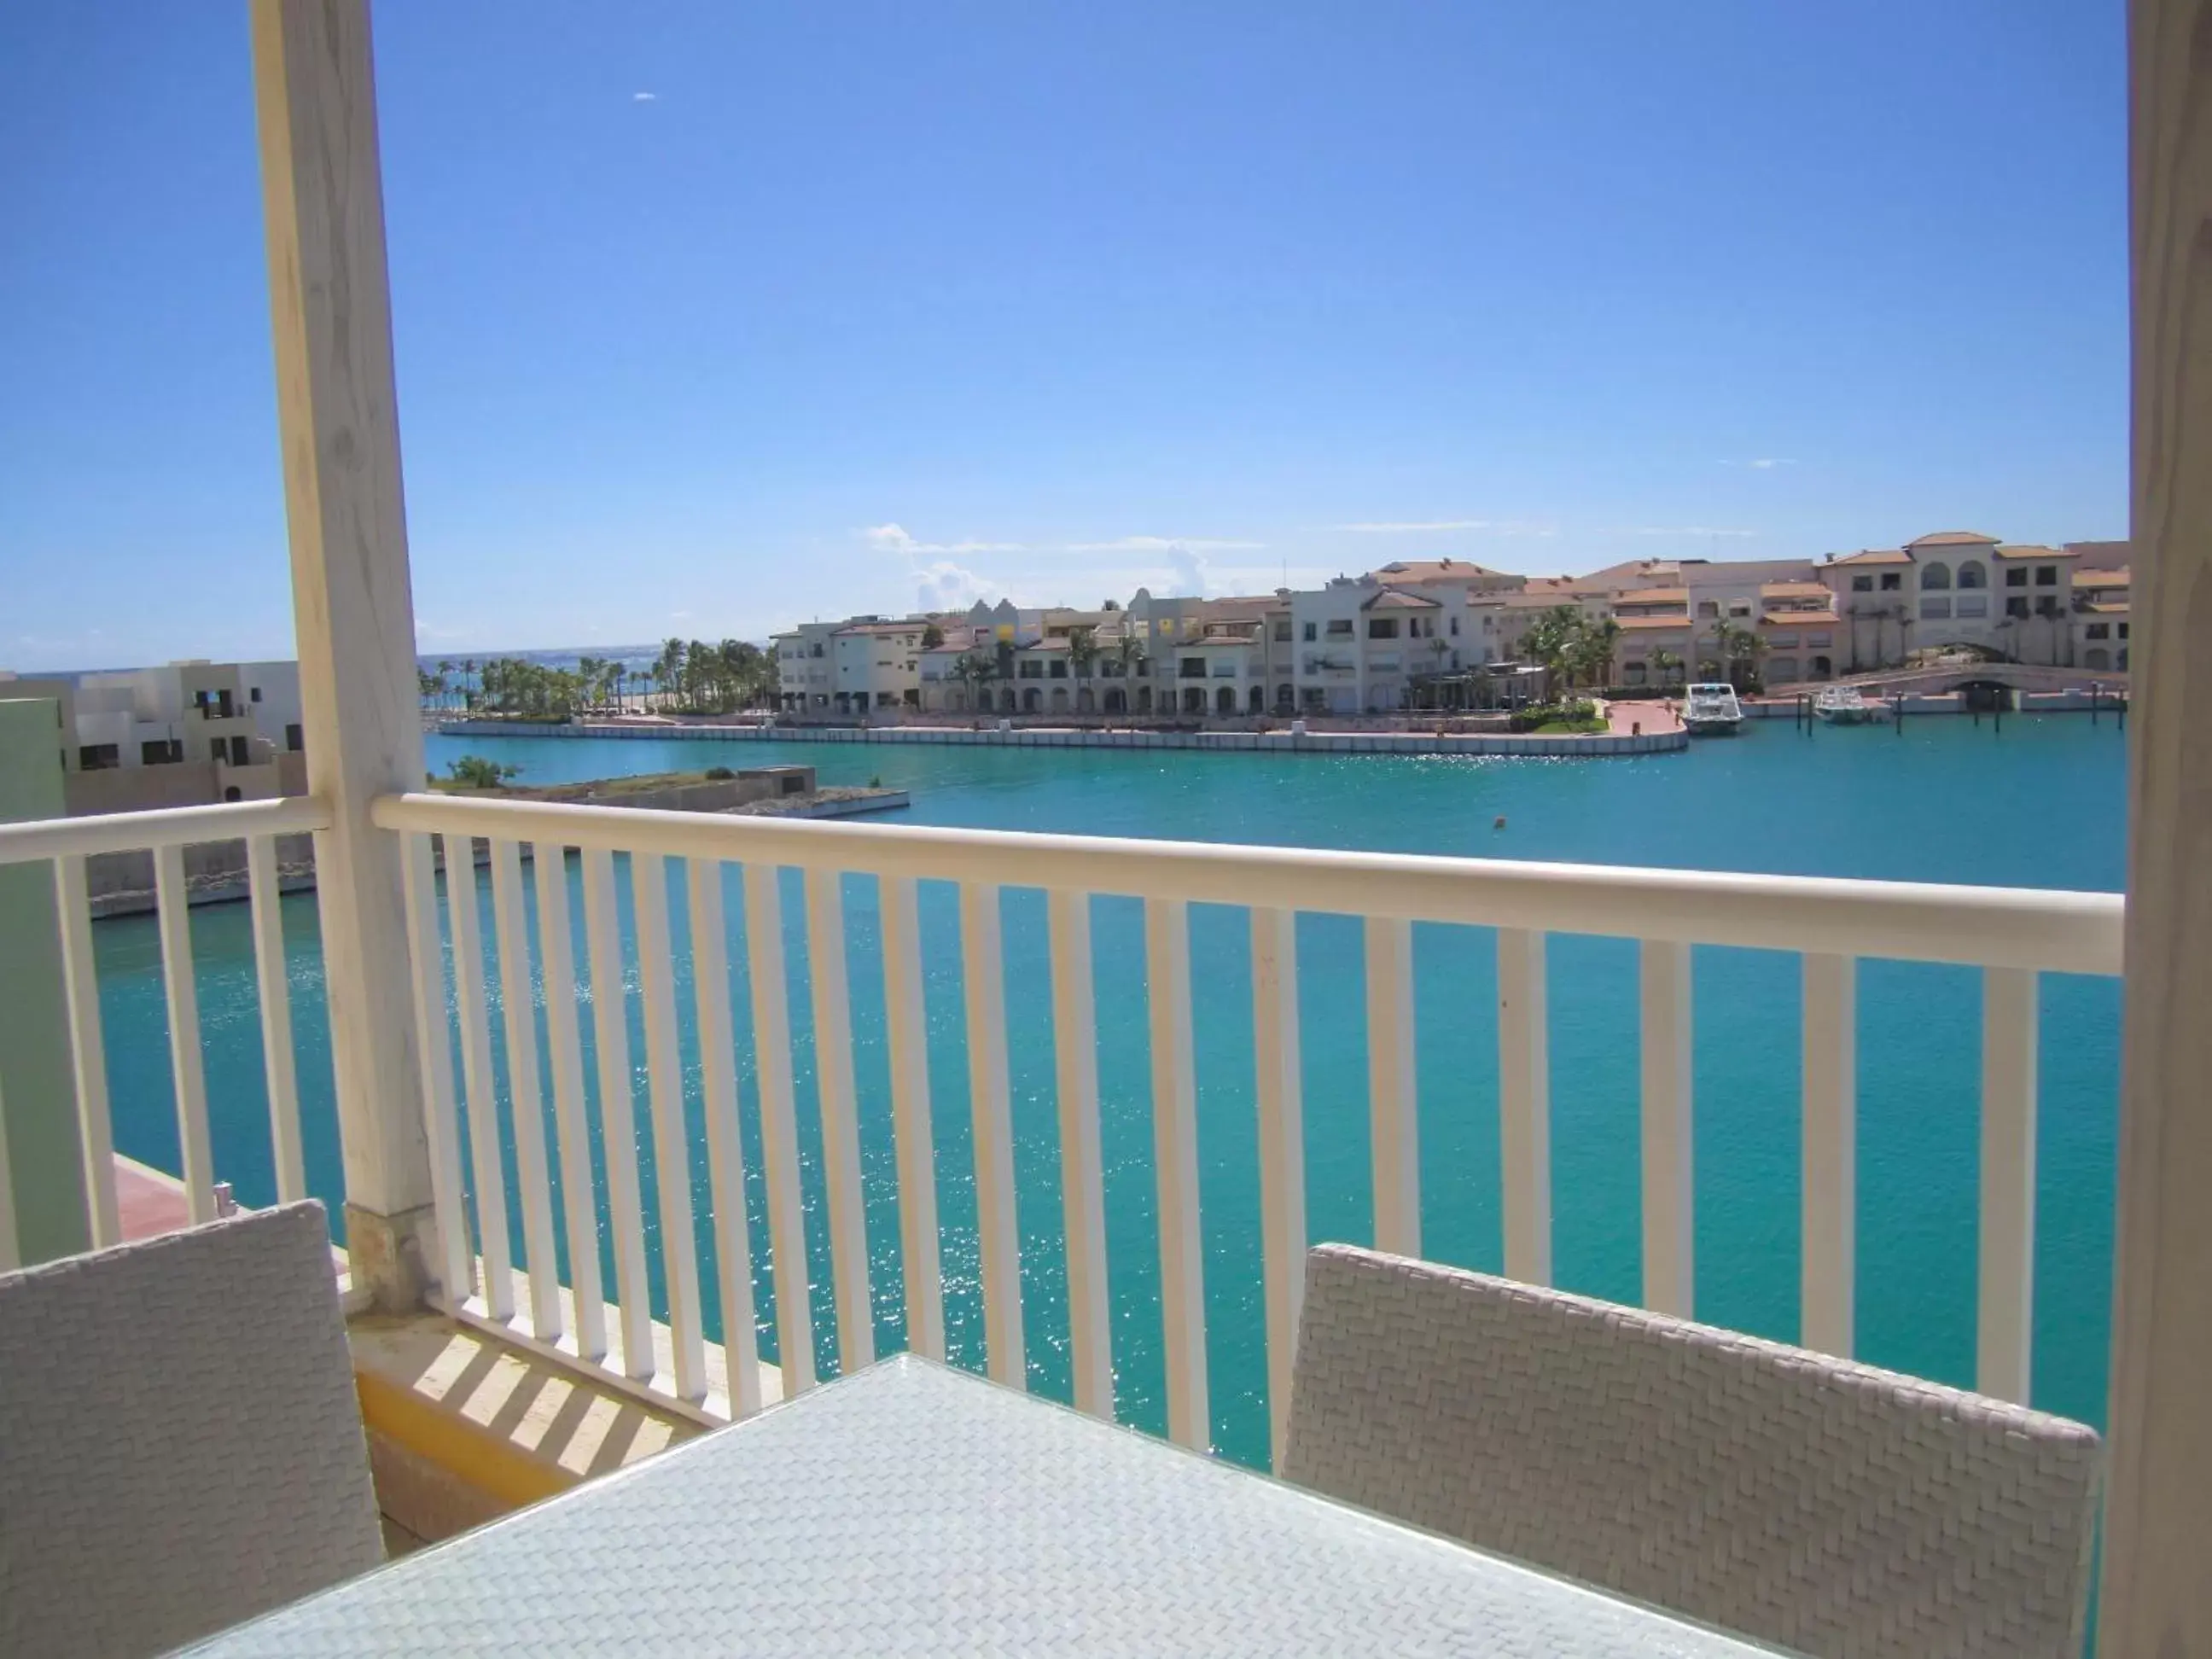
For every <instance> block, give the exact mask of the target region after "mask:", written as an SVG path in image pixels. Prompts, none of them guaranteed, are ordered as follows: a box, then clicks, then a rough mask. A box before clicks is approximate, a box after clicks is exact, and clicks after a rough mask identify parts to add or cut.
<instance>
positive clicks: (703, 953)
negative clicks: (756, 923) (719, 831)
mask: <svg viewBox="0 0 2212 1659" xmlns="http://www.w3.org/2000/svg"><path fill="white" fill-rule="evenodd" d="M684 884H685V886H686V887H687V888H688V889H689V890H690V903H691V989H692V993H693V995H694V996H695V998H696V1000H697V1003H698V1012H699V1092H700V1096H701V1100H700V1107H701V1110H702V1115H704V1117H705V1119H706V1126H707V1179H708V1184H709V1189H710V1191H711V1192H712V1194H713V1195H714V1267H715V1276H716V1277H717V1278H718V1279H720V1283H721V1292H722V1294H721V1304H722V1352H723V1355H724V1358H725V1360H726V1364H727V1365H728V1368H729V1378H730V1413H731V1415H732V1416H733V1417H750V1416H751V1415H752V1414H753V1413H755V1412H757V1411H758V1410H759V1409H760V1408H761V1403H762V1402H761V1374H760V1333H759V1331H758V1330H757V1328H755V1315H754V1311H753V1243H752V1233H751V1230H750V1227H749V1226H748V1225H747V1224H746V1220H745V1154H744V1142H743V1140H742V1139H740V1138H739V1136H738V1059H737V1054H738V1049H737V1037H736V1034H735V1031H734V1030H733V1029H732V1021H731V1018H730V961H729V954H730V947H729V942H728V939H727V930H728V927H729V922H728V920H727V914H726V911H725V910H724V909H723V907H722V866H721V865H720V863H719V862H718V861H717V860H714V859H693V860H691V861H690V865H689V866H688V867H687V868H686V869H685V871H684Z"/></svg>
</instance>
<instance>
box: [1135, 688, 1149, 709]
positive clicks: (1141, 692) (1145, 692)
mask: <svg viewBox="0 0 2212 1659" xmlns="http://www.w3.org/2000/svg"><path fill="white" fill-rule="evenodd" d="M1137 712H1138V713H1139V714H1151V713H1152V687H1151V686H1149V685H1140V686H1139V687H1138V688H1137Z"/></svg>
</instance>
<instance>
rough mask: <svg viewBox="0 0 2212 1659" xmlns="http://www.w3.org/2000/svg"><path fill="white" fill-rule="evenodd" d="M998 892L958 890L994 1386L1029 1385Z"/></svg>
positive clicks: (974, 887)
mask: <svg viewBox="0 0 2212 1659" xmlns="http://www.w3.org/2000/svg"><path fill="white" fill-rule="evenodd" d="M1001 957H1002V951H1001V949H1000V936H999V890H998V889H997V888H996V887H995V886H992V885H990V884H987V883H984V882H965V883H963V884H962V885H961V888H960V961H961V969H962V973H963V978H964V980H965V982H966V993H967V1005H968V1100H969V1110H970V1113H971V1115H972V1117H973V1121H974V1123H975V1231H976V1235H977V1242H978V1243H979V1245H980V1247H981V1255H982V1261H981V1269H982V1280H983V1346H984V1347H985V1348H986V1349H987V1359H988V1364H989V1368H990V1374H991V1380H992V1381H993V1382H994V1383H1005V1384H1006V1386H1007V1387H1009V1388H1015V1389H1019V1388H1024V1387H1026V1386H1027V1385H1028V1377H1029V1364H1028V1360H1027V1358H1026V1357H1025V1354H1024V1349H1023V1338H1022V1258H1021V1231H1020V1228H1019V1226H1018V1225H1017V1222H1016V1219H1015V1214H1014V1130H1013V1108H1012V1101H1011V1100H1010V1098H1009V1097H1008V1091H1007V1084H1006V978H1005V970H1004V967H1003V963H1002V961H1001Z"/></svg>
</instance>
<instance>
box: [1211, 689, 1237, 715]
mask: <svg viewBox="0 0 2212 1659" xmlns="http://www.w3.org/2000/svg"><path fill="white" fill-rule="evenodd" d="M1213 712H1214V713H1215V714H1235V713H1236V712H1237V688H1236V687H1235V686H1233V685H1225V686H1223V687H1222V688H1221V689H1220V690H1218V691H1216V692H1215V693H1214V694H1213Z"/></svg>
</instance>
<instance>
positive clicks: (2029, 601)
mask: <svg viewBox="0 0 2212 1659" xmlns="http://www.w3.org/2000/svg"><path fill="white" fill-rule="evenodd" d="M2080 557H2081V555H2080V554H2079V553H2078V552H2077V551H2076V550H2073V549H2070V548H2057V547H2043V546H2039V545H2034V544H2022V545H2008V544H2004V543H2002V542H2000V541H1999V540H1998V539H1997V538H1996V537H1994V536H1986V535H1984V534H1982V533H1981V532H1978V531H1972V530H1944V531H1938V532H1936V533H1934V534H1932V535H1927V536H1922V537H1918V538H1916V539H1914V540H1912V541H1910V542H1907V543H1906V544H1905V545H1904V546H1903V547H1901V548H1871V549H1869V550H1867V551H1865V552H1863V553H1853V554H1850V555H1849V556H1845V557H1843V558H1831V559H1829V560H1827V561H1826V562H1823V563H1821V564H1820V566H1818V567H1817V574H1818V577H1819V580H1820V582H1821V583H1822V584H1823V585H1824V586H1826V587H1827V589H1828V590H1829V592H1831V593H1832V594H1833V595H1834V596H1835V610H1836V612H1837V614H1838V617H1839V618H1840V619H1841V623H1842V636H1841V638H1840V639H1839V640H1838V645H1839V647H1841V649H1842V652H1843V660H1842V662H1841V663H1840V664H1839V665H1838V671H1839V672H1844V673H1850V672H1855V671H1860V670H1867V669H1877V668H1887V667H1892V666H1894V665H1897V664H1899V663H1901V662H1903V661H1904V660H1905V659H1906V657H1907V656H1908V655H1909V654H1910V653H1912V652H1915V651H1920V650H1925V649H1929V648H1931V647H1941V646H1946V645H1972V646H1978V647H1984V648H1985V649H1989V650H1992V651H1995V652H1996V653H1999V654H2001V655H2002V656H2004V657H2006V658H2008V659H2011V660H2012V661H2015V662H2022V663H2034V664H2040V665H2047V666H2051V667H2072V666H2075V665H2076V660H2077V659H2076V647H2077V643H2080V644H2083V645H2086V641H2085V640H2083V639H2082V637H2081V631H2080V630H2079V629H2077V626H2076V622H2075V616H2076V613H2075V587H2074V580H2073V576H2074V567H2075V563H2076V562H2078V560H2079V559H2080ZM2089 602H2090V601H2089V600H2088V599H2087V597H2086V592H2085V597H2084V599H2083V603H2084V604H2087V603H2089ZM2108 648H2109V645H2108Z"/></svg>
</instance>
